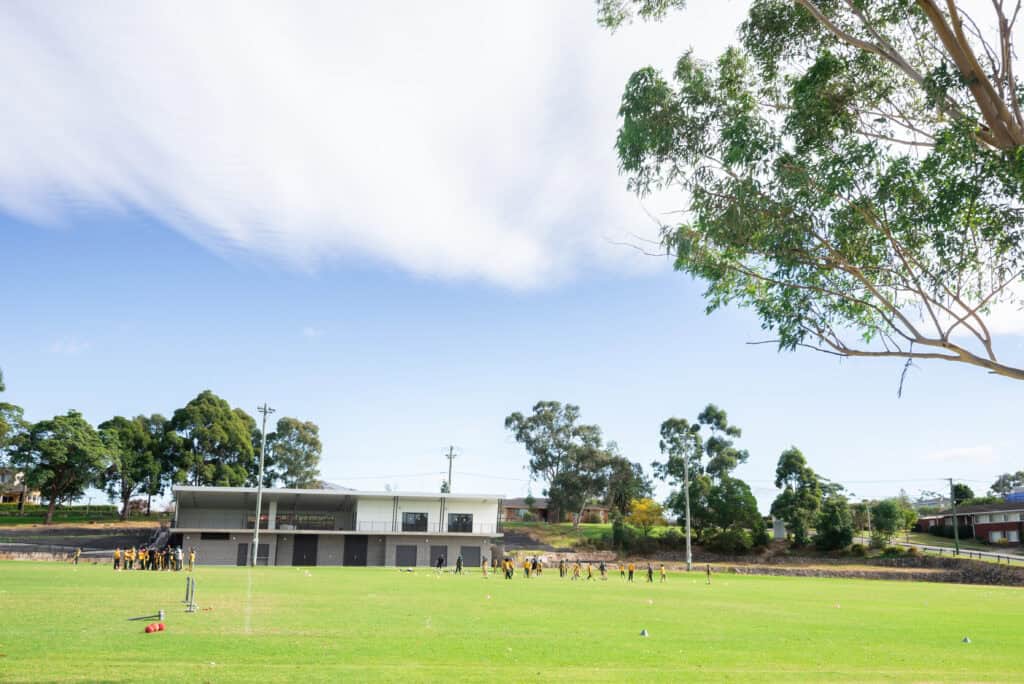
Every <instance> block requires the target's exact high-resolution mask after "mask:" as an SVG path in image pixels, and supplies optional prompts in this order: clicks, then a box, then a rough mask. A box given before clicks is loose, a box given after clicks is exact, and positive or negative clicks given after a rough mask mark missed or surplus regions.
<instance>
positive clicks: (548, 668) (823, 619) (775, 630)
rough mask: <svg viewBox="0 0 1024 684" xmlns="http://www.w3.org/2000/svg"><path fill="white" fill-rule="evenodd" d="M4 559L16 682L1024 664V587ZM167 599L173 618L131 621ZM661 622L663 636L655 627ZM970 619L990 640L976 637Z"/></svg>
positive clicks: (873, 671)
mask: <svg viewBox="0 0 1024 684" xmlns="http://www.w3.org/2000/svg"><path fill="white" fill-rule="evenodd" d="M196 576H197V580H198V591H197V599H198V602H199V604H200V606H201V607H202V608H209V609H210V610H206V611H201V612H199V613H195V614H186V613H184V612H183V607H182V604H181V603H180V601H181V598H182V596H183V592H184V584H185V579H184V574H183V573H151V572H132V573H128V572H122V573H114V572H112V571H111V569H110V568H109V567H108V566H100V565H95V566H94V565H82V566H79V567H78V568H75V567H73V566H71V565H68V564H57V563H48V564H47V563H18V562H2V563H0V606H4V608H5V610H4V615H5V618H4V621H3V622H2V623H0V681H3V682H24V681H89V682H94V681H138V680H139V678H140V677H143V678H149V677H151V676H167V677H171V678H172V679H173V680H174V681H183V682H191V681H212V682H219V681H229V682H233V681H238V682H241V681H246V682H251V681H289V682H308V681H332V682H334V681H346V682H348V681H382V680H383V681H398V680H402V681H406V682H408V681H440V680H447V681H460V682H461V681H484V680H486V681H489V682H493V681H523V680H531V681H551V680H563V681H568V680H573V681H644V682H647V681H672V682H677V681H686V680H705V681H707V680H714V681H743V682H747V681H752V680H759V681H772V682H778V681H884V680H897V681H908V680H915V681H930V682H937V681H951V682H952V681H968V680H969V681H1009V680H1013V679H1017V678H1018V676H1019V665H1020V662H1019V646H1020V637H1019V622H1020V616H1021V614H1022V613H1024V591H1022V590H1020V589H1013V588H1003V587H981V586H961V585H941V584H917V583H911V582H896V581H892V582H888V581H866V580H845V579H806V578H789V577H754V576H734V575H719V576H716V577H715V579H714V583H713V584H712V586H710V587H709V586H705V584H704V582H703V578H702V577H700V576H699V575H698V576H695V577H694V576H686V575H685V574H681V573H680V574H677V573H673V574H671V575H670V579H669V582H668V583H667V584H665V585H659V584H654V585H647V584H644V583H638V584H633V585H628V584H625V583H623V582H621V581H620V580H619V579H618V578H617V577H615V578H613V579H611V580H610V581H608V582H599V581H595V582H590V583H587V582H585V581H581V582H570V581H567V580H560V579H559V578H558V574H557V572H555V571H553V570H548V571H547V572H546V574H545V575H544V576H543V577H542V578H540V579H537V578H534V579H530V580H526V579H523V578H521V577H520V576H518V574H517V576H516V578H515V579H514V580H512V581H505V580H503V579H500V578H498V577H492V578H490V579H488V580H486V581H485V580H483V579H482V578H481V577H480V576H479V574H477V573H475V572H474V574H471V575H469V576H465V577H455V576H451V575H445V576H435V575H434V573H433V572H432V571H430V570H423V569H421V570H417V571H416V572H414V573H402V572H399V571H398V570H396V569H385V568H309V569H308V570H307V569H302V568H260V569H258V570H254V571H253V570H248V569H242V568H203V567H200V568H199V569H198V570H197V572H196ZM158 608H164V609H166V610H167V611H168V616H167V618H166V619H165V623H166V624H167V627H168V630H167V631H166V632H162V633H158V634H152V635H147V634H144V633H143V632H142V629H143V626H144V624H145V623H140V622H127V621H126V620H125V618H127V617H131V616H134V615H141V614H146V613H150V612H154V611H155V610H156V609H158ZM641 629H647V630H648V631H649V633H650V637H649V638H642V637H640V636H639V632H640V630H641ZM965 635H969V636H970V637H971V639H972V640H973V643H970V644H963V643H961V642H960V640H961V639H962V638H963V637H964V636H965Z"/></svg>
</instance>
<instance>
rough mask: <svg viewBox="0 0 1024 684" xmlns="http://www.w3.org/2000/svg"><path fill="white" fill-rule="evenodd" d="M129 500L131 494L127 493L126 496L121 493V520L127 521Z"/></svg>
mask: <svg viewBox="0 0 1024 684" xmlns="http://www.w3.org/2000/svg"><path fill="white" fill-rule="evenodd" d="M131 499H132V494H131V492H128V494H127V495H126V494H125V493H124V492H121V520H127V519H128V504H129V503H130V502H131Z"/></svg>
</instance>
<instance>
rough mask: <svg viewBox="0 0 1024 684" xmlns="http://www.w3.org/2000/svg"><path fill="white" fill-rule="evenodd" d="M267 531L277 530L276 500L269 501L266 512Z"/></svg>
mask: <svg viewBox="0 0 1024 684" xmlns="http://www.w3.org/2000/svg"><path fill="white" fill-rule="evenodd" d="M267 529H268V530H276V529H277V499H272V500H271V501H270V508H269V509H268V510H267Z"/></svg>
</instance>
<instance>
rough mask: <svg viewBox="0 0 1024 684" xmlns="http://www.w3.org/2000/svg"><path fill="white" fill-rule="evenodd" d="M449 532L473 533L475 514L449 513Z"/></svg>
mask: <svg viewBox="0 0 1024 684" xmlns="http://www.w3.org/2000/svg"><path fill="white" fill-rule="evenodd" d="M448 531H449V532H472V531H473V514H472V513H449V514H448Z"/></svg>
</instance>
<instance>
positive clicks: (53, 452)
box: [11, 411, 107, 524]
mask: <svg viewBox="0 0 1024 684" xmlns="http://www.w3.org/2000/svg"><path fill="white" fill-rule="evenodd" d="M105 456H106V450H105V448H104V445H103V442H102V441H101V440H100V437H99V435H98V434H97V433H96V430H94V429H93V427H92V425H90V424H89V422H88V421H86V420H85V418H83V417H82V414H81V413H79V412H77V411H68V412H67V414H66V415H62V416H55V417H53V418H51V419H49V420H41V421H39V422H38V423H36V424H34V425H33V426H32V427H31V428H30V429H29V431H28V434H27V436H26V437H25V438H24V439H22V440H21V441H20V443H19V445H18V448H17V450H16V451H15V452H14V454H13V457H12V459H11V460H12V463H13V464H14V465H15V466H16V467H19V468H22V469H24V471H25V483H26V484H27V485H28V486H29V487H33V488H36V489H39V490H40V491H42V492H43V493H44V494H45V495H46V496H47V498H48V499H49V506H48V508H47V511H46V523H47V524H49V523H50V522H51V521H52V520H53V511H54V509H55V508H56V506H57V502H58V501H59V500H62V499H71V498H74V497H77V496H80V495H81V494H82V492H83V491H85V488H86V487H89V486H90V485H94V484H98V483H99V481H100V478H101V473H102V472H103V470H104V469H105V468H106V465H107V463H106V460H105Z"/></svg>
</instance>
